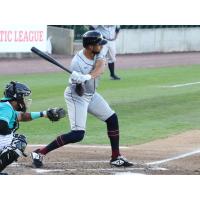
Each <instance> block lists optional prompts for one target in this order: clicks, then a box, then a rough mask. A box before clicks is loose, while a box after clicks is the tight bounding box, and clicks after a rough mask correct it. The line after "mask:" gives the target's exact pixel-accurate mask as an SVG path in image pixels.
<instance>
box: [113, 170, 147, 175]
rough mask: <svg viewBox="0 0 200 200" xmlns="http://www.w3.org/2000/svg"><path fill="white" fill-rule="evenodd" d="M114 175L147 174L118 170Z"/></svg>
mask: <svg viewBox="0 0 200 200" xmlns="http://www.w3.org/2000/svg"><path fill="white" fill-rule="evenodd" d="M114 175H145V174H142V173H135V172H130V171H129V172H116V173H115V174H114Z"/></svg>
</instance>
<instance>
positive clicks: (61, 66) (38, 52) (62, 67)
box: [31, 47, 72, 74]
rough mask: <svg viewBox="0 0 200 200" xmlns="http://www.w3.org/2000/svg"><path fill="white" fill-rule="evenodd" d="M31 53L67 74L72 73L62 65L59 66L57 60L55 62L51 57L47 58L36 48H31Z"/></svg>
mask: <svg viewBox="0 0 200 200" xmlns="http://www.w3.org/2000/svg"><path fill="white" fill-rule="evenodd" d="M31 51H32V52H33V53H35V54H37V55H38V56H40V57H41V58H43V59H45V60H47V61H49V62H50V63H52V64H54V65H56V66H58V67H60V68H61V69H63V70H64V71H66V72H68V73H70V74H71V73H72V72H71V71H70V70H69V69H67V68H65V67H64V66H63V65H62V64H60V63H59V62H58V61H57V60H55V59H54V58H52V57H51V56H49V55H48V54H46V53H44V52H42V51H40V50H39V49H37V48H36V47H32V48H31Z"/></svg>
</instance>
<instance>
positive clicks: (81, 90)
mask: <svg viewBox="0 0 200 200" xmlns="http://www.w3.org/2000/svg"><path fill="white" fill-rule="evenodd" d="M31 51H32V52H33V53H35V54H37V55H38V56H40V57H41V58H43V59H45V60H47V61H48V62H50V63H52V64H54V65H56V66H58V67H59V68H61V69H63V70H64V71H66V72H68V73H70V74H71V73H72V72H71V71H70V70H69V69H67V68H65V67H64V66H63V65H62V64H60V63H59V62H58V61H57V60H55V59H54V58H53V57H51V56H49V55H48V54H46V53H44V52H42V51H40V50H39V49H37V48H36V47H32V48H31ZM75 91H76V93H77V94H78V95H79V96H83V94H84V88H83V87H82V84H76V89H75Z"/></svg>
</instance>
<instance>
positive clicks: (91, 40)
mask: <svg viewBox="0 0 200 200" xmlns="http://www.w3.org/2000/svg"><path fill="white" fill-rule="evenodd" d="M106 43H107V40H106V39H104V38H103V35H102V34H101V33H100V32H99V31H94V30H92V31H87V32H86V33H84V34H83V47H84V48H86V47H87V46H88V45H97V44H98V45H104V44H106Z"/></svg>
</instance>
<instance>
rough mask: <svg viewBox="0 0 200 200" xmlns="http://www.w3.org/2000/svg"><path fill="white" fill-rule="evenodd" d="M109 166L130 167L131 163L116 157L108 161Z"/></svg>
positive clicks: (121, 157)
mask: <svg viewBox="0 0 200 200" xmlns="http://www.w3.org/2000/svg"><path fill="white" fill-rule="evenodd" d="M110 165H111V166H114V167H132V166H133V163H131V162H129V161H128V160H127V159H126V158H124V157H123V156H118V157H117V158H112V159H111V160H110Z"/></svg>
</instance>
